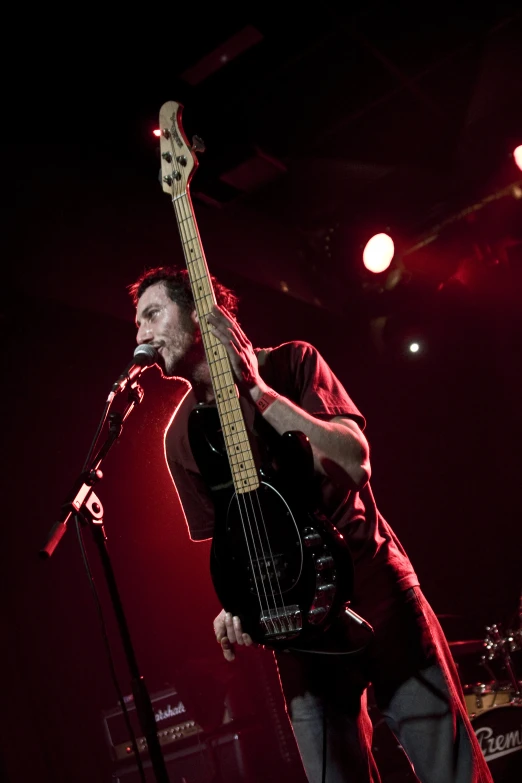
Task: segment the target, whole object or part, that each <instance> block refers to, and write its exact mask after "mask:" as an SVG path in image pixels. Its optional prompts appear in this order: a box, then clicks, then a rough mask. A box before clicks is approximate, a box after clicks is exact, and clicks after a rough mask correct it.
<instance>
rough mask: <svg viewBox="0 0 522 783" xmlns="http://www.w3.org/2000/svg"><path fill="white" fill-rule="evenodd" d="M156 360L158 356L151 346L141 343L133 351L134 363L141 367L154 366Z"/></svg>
mask: <svg viewBox="0 0 522 783" xmlns="http://www.w3.org/2000/svg"><path fill="white" fill-rule="evenodd" d="M158 358H159V354H158V352H157V350H156V349H155V348H154V346H153V345H148V344H147V343H143V345H138V346H137V347H136V348H135V350H134V361H135V362H136V364H139V365H140V366H141V367H150V366H151V365H152V364H156V362H157V361H158Z"/></svg>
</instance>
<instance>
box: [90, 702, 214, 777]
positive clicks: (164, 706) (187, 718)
mask: <svg viewBox="0 0 522 783" xmlns="http://www.w3.org/2000/svg"><path fill="white" fill-rule="evenodd" d="M123 700H124V702H125V706H126V708H127V713H128V715H129V721H130V724H131V726H132V729H133V731H134V735H135V737H136V743H137V746H138V750H139V752H140V753H143V752H144V751H145V750H146V748H147V741H146V739H145V737H144V736H142V731H141V726H140V724H139V720H138V715H137V713H136V705H135V704H134V697H133V696H132V695H130V696H124V697H123ZM150 700H151V702H152V709H153V711H154V717H155V719H156V731H157V734H158V739H159V742H160V745H170V744H172V743H174V742H179V741H180V740H184V739H186V738H188V737H193V736H194V735H198V734H201V733H202V732H203V729H202V728H201V726H200V725H199V724H198V723H197V722H196V721H195V719H194V717H193V715H191V714H190V712H188V711H187V708H186V707H185V704H184V703H183V701H182V700H181V699H180V697H179V694H178V693H177V691H176V689H175V688H168V689H167V690H163V691H158V692H157V693H153V694H151V696H150ZM103 721H104V728H105V734H106V737H107V742H108V745H109V748H110V752H111V756H112V759H113V761H121V760H122V759H125V758H132V757H133V756H134V751H133V748H132V743H131V738H130V736H129V731H128V729H127V724H126V722H125V719H124V716H123V710H122V709H121V707H116V708H115V709H112V710H106V711H104V712H103Z"/></svg>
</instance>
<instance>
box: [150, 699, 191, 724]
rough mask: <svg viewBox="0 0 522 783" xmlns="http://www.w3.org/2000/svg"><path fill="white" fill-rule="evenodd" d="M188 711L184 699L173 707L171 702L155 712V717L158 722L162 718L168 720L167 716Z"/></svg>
mask: <svg viewBox="0 0 522 783" xmlns="http://www.w3.org/2000/svg"><path fill="white" fill-rule="evenodd" d="M184 712H186V709H185V705H184V704H183V702H182V701H180V702H178V703H177V704H176V706H175V707H171V706H170V704H167V706H166V707H165V709H164V710H158V711H157V712H155V713H154V717H155V719H156V723H159V722H160V721H162V720H167V718H175V717H176V715H181V714H182V713H184Z"/></svg>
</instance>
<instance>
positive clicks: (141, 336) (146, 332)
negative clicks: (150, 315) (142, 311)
mask: <svg viewBox="0 0 522 783" xmlns="http://www.w3.org/2000/svg"><path fill="white" fill-rule="evenodd" d="M151 340H152V329H151V327H150V325H149V324H141V326H140V327H139V329H138V333H137V335H136V342H137V343H138V345H143V343H150V341H151Z"/></svg>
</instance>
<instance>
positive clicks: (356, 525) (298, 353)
mask: <svg viewBox="0 0 522 783" xmlns="http://www.w3.org/2000/svg"><path fill="white" fill-rule="evenodd" d="M256 353H257V355H258V360H259V369H260V374H261V377H262V378H263V380H264V381H265V382H266V383H267V384H268V385H269V386H270V387H271V388H272V389H274V390H275V391H277V392H278V393H279V394H281V395H283V396H284V397H287V398H288V399H289V400H291V401H292V402H294V403H295V404H296V405H298V406H299V407H300V408H302V409H303V410H305V411H306V412H307V413H309V414H311V415H312V416H316V417H317V418H321V419H325V420H329V419H332V418H333V417H335V416H346V417H348V418H350V419H353V420H354V421H356V422H357V424H358V425H359V426H360V427H361V429H364V427H365V424H366V422H365V419H364V417H363V415H362V414H361V412H360V411H359V410H358V408H357V407H356V406H355V404H354V403H353V401H352V400H351V399H350V397H349V396H348V394H347V392H346V390H345V389H344V387H343V385H342V384H341V383H340V381H339V380H338V378H337V377H336V376H335V375H334V373H333V372H332V370H331V369H330V367H329V366H328V364H327V363H326V362H325V360H324V359H323V358H322V356H321V355H320V354H319V352H318V351H317V350H316V349H315V348H314V347H313V346H312V345H310V344H309V343H305V342H289V343H283V345H280V346H278V347H277V348H266V349H263V350H259V351H256ZM195 403H196V400H195V397H194V394H193V393H192V391H189V392H188V393H187V395H186V396H185V397H184V398H183V400H182V401H181V403H180V405H179V407H178V409H177V411H176V413H175V415H174V417H173V419H172V421H171V424H170V426H169V428H168V430H167V432H166V436H165V450H166V455H167V461H168V465H169V468H170V472H171V475H172V478H173V481H174V483H175V485H176V488H177V491H178V494H179V498H180V501H181V504H182V506H183V510H184V512H185V517H186V520H187V524H188V527H189V532H190V537H191V538H192V540H194V541H202V540H205V539H208V538H210V537H211V536H212V531H213V504H212V501H211V499H210V497H209V494H208V491H207V489H206V486H205V484H204V482H203V480H202V478H201V476H200V475H199V471H198V468H197V465H196V463H195V460H194V457H193V456H192V452H191V450H190V444H189V439H188V431H187V422H188V417H189V415H190V412H191V410H192V409H193V407H194V405H195ZM242 408H243V412H244V415H245V420H246V424H247V426H248V427H249V428H250V429H254V421H255V420H257V417H256V418H255V407H254V405H253V403H250V401H248V400H244V399H242ZM263 428H264V431H263ZM258 429H259V430H260V432H259V434H260V435H261V436H262V437H267V438H268V439H269V438H270V437H271V433H272V435H275V430H274V429H273V428H272V427H271V426H270V425H269V424H268V423H267V422H266V420H264V419H262V421H261V422H260V423H259V424H258ZM276 437H277V435H276ZM316 478H317V481H318V482H319V491H320V496H321V501H322V502H321V510H322V512H323V513H324V514H325V515H326V516H327V517H328V518H329V519H330V520H331V521H332V522H333V523H334V524H335V525H336V526H337V527H338V528H339V530H342V532H343V535H344V536H345V538H346V540H347V541H348V545H349V548H350V551H351V554H352V558H353V561H354V566H355V592H354V596H353V605H357V606H359V607H364V606H365V605H366V603H367V601H368V600H371V598H372V596H376V595H382V591H384V592H388V591H389V590H390V589H394V588H399V589H401V590H406V589H407V588H409V587H413V586H414V585H417V584H418V583H419V582H418V579H417V577H416V575H415V572H414V570H413V567H412V565H411V563H410V560H409V559H408V557H407V555H406V552H405V551H404V549H403V547H402V546H401V544H400V542H399V540H398V539H397V537H396V536H395V534H394V532H393V531H392V529H391V528H390V526H389V525H388V524H387V522H386V521H385V520H384V518H383V517H382V515H381V514H380V513H379V511H378V509H377V506H376V503H375V500H374V497H373V493H372V491H371V487H370V484H369V483H367V484H366V485H365V486H364V487H363V488H362V489H360V490H356V489H347V488H344V489H340V488H339V487H338V486H336V485H334V483H333V482H332V481H331V480H330V479H329V478H328V476H322V475H319V474H317V476H316Z"/></svg>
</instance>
